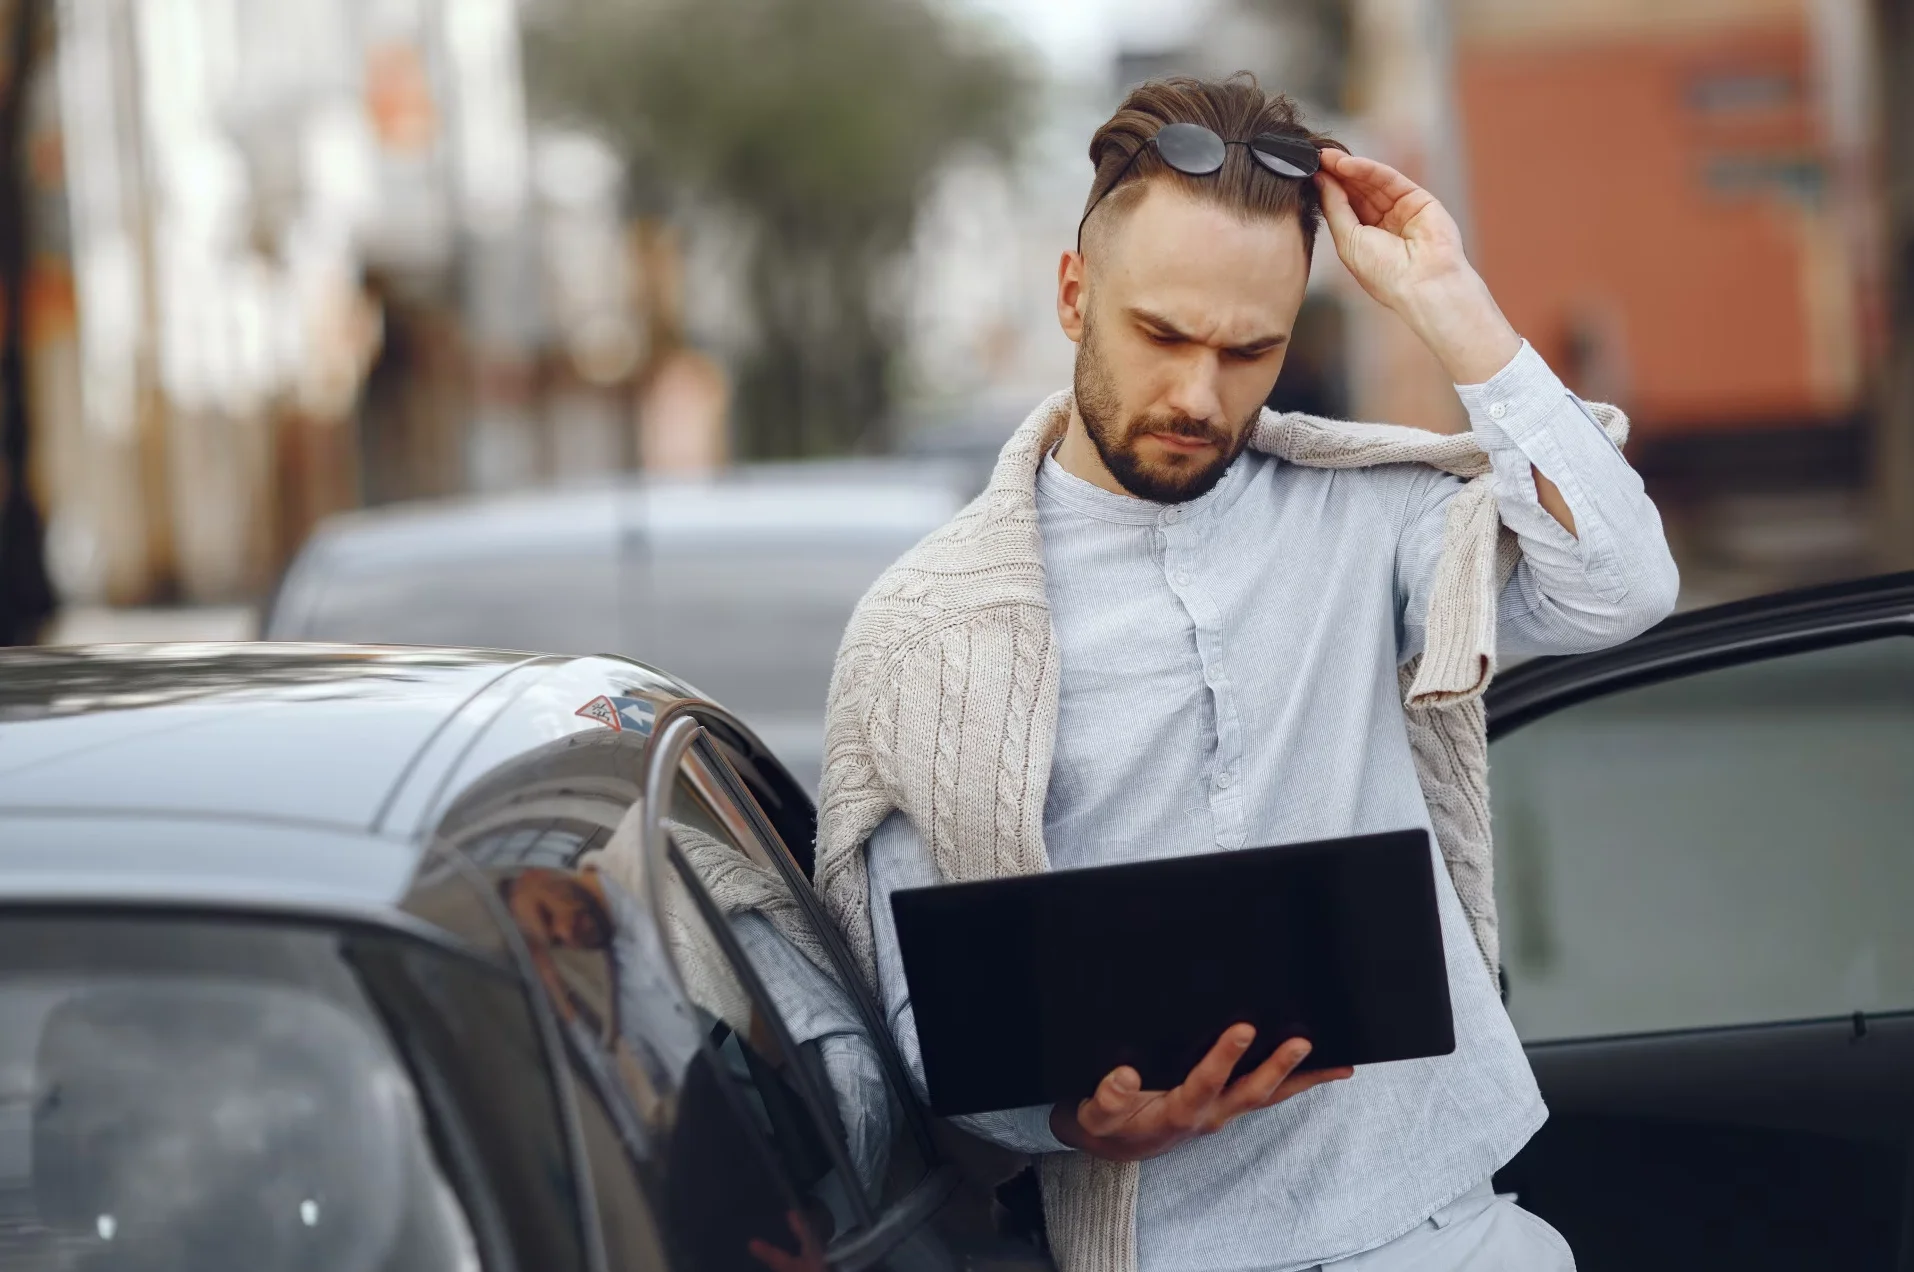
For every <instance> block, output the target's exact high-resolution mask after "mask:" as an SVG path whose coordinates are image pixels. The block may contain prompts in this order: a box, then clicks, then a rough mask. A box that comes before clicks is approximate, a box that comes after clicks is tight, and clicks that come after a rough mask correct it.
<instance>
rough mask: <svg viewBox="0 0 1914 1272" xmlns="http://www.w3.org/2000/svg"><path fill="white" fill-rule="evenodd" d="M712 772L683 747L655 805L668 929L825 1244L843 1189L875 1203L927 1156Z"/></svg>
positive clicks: (784, 887)
mask: <svg viewBox="0 0 1914 1272" xmlns="http://www.w3.org/2000/svg"><path fill="white" fill-rule="evenodd" d="M700 775H702V777H701V776H700ZM712 776H713V771H712V769H711V768H709V767H706V766H704V765H703V763H702V761H701V760H700V759H699V756H698V753H697V752H696V751H694V752H693V753H692V755H691V756H689V757H688V758H687V761H686V764H685V766H683V767H681V769H680V771H679V774H678V778H677V781H676V783H675V784H674V786H673V789H672V800H671V805H670V807H669V808H668V809H666V810H665V814H664V816H665V825H666V829H667V832H668V834H669V835H670V837H671V841H672V844H673V847H674V848H675V850H676V851H675V853H674V854H673V858H672V861H673V865H672V867H671V869H672V875H671V877H670V878H669V879H668V880H667V884H666V888H665V894H664V899H665V912H666V921H667V924H668V932H667V937H668V940H669V942H670V946H671V951H672V955H673V960H674V963H675V965H676V966H677V968H678V970H679V973H680V975H681V976H682V978H683V982H684V985H685V988H686V992H687V994H688V995H689V997H690V999H691V1000H692V1003H693V1004H694V1005H695V1007H696V1009H697V1010H698V1013H699V1019H700V1023H701V1025H702V1026H703V1028H704V1030H705V1033H706V1036H707V1037H708V1039H709V1040H710V1043H711V1045H712V1046H713V1047H714V1048H715V1050H716V1051H717V1053H718V1055H719V1056H720V1057H721V1058H722V1061H723V1067H724V1069H725V1070H726V1071H727V1072H728V1073H729V1074H730V1076H731V1077H732V1079H733V1080H734V1081H735V1082H737V1083H738V1085H739V1087H740V1088H741V1089H742V1090H744V1091H746V1092H747V1093H748V1100H747V1103H748V1105H749V1107H750V1108H751V1110H752V1114H753V1117H754V1118H755V1120H756V1121H757V1123H758V1126H759V1129H760V1130H761V1131H762V1132H763V1133H764V1134H765V1135H766V1137H767V1138H768V1139H769V1140H770V1141H771V1143H772V1144H773V1145H774V1146H775V1148H776V1151H777V1152H778V1155H779V1157H780V1159H781V1161H782V1163H783V1165H784V1168H785V1170H786V1172H787V1174H788V1175H789V1176H790V1177H791V1178H792V1179H793V1180H795V1181H797V1183H798V1185H799V1187H800V1189H801V1190H802V1192H803V1194H804V1196H805V1199H806V1204H807V1206H808V1208H809V1209H810V1210H811V1211H812V1214H813V1219H814V1222H815V1223H816V1224H817V1226H818V1227H819V1228H820V1229H822V1230H823V1231H824V1232H825V1233H826V1236H825V1239H826V1240H829V1239H830V1236H832V1235H840V1234H842V1233H844V1232H846V1231H848V1230H849V1227H850V1226H851V1224H852V1223H853V1222H854V1220H855V1214H856V1210H857V1203H856V1202H855V1201H854V1200H853V1194H856V1196H857V1197H859V1198H861V1199H863V1200H864V1201H866V1202H867V1203H868V1204H870V1205H871V1206H872V1207H873V1208H876V1209H881V1208H882V1207H884V1206H885V1205H888V1204H890V1203H891V1202H894V1201H896V1200H898V1199H899V1198H901V1197H902V1196H903V1195H904V1194H905V1193H907V1192H908V1191H909V1190H910V1188H911V1187H912V1186H913V1185H915V1184H916V1183H918V1182H919V1181H920V1180H922V1178H923V1177H924V1174H925V1162H924V1160H923V1157H922V1155H921V1153H920V1152H919V1151H918V1149H917V1146H916V1141H915V1139H914V1138H913V1132H912V1128H911V1126H910V1124H909V1123H908V1122H907V1121H906V1119H905V1116H904V1114H903V1110H902V1108H901V1107H900V1104H899V1101H898V1099H897V1094H896V1092H895V1090H894V1088H892V1086H891V1085H890V1083H889V1082H888V1081H887V1080H886V1077H885V1071H884V1068H883V1063H882V1059H881V1056H880V1052H879V1050H878V1047H877V1045H876V1043H875V1042H874V1041H873V1037H872V1030H871V1026H870V1024H869V1021H868V1019H867V1018H866V1017H865V1015H864V1014H863V1012H862V1011H861V1010H860V1007H859V1005H858V1003H857V1001H856V999H855V997H854V996H853V995H852V994H851V993H850V992H848V991H847V989H846V987H845V984H844V981H843V979H842V973H841V972H840V971H839V969H838V967H837V965H836V963H835V962H834V961H833V959H832V958H831V955H830V953H829V949H828V946H827V944H826V942H825V940H824V939H823V938H822V937H821V936H820V934H819V932H818V930H817V929H816V928H815V926H814V925H813V924H812V921H811V919H810V917H809V914H808V912H807V911H806V909H805V908H804V907H803V905H802V904H801V903H800V901H799V900H798V898H797V896H796V895H795V893H794V892H793V890H792V886H791V884H790V882H789V881H788V876H787V875H786V874H785V873H784V872H782V871H781V870H779V869H778V868H777V866H776V864H775V862H774V859H773V858H772V857H771V855H770V853H771V851H773V849H771V848H770V847H768V846H767V845H765V844H764V843H762V842H761V841H759V840H757V839H756V838H755V836H754V834H753V833H752V831H751V829H750V826H749V824H748V823H746V822H744V821H743V820H742V818H741V810H740V809H739V808H738V807H737V805H735V804H734V803H732V802H731V801H730V798H729V797H728V796H727V795H725V794H723V793H721V792H720V789H719V788H717V787H715V786H714V785H713V783H712V782H711V780H710V779H711V778H712ZM680 868H683V869H685V870H688V871H689V872H690V873H691V874H692V875H693V876H694V877H695V879H696V883H697V885H698V886H697V889H696V894H695V895H694V893H693V891H692V890H691V889H690V888H687V887H686V886H685V882H684V880H683V878H682V877H681V876H679V875H678V874H677V873H676V872H677V870H678V869H680ZM700 900H702V904H700ZM717 921H722V923H723V925H724V931H723V934H722V935H721V934H720V933H719V932H718V931H716V930H715V929H714V926H713V924H714V922H717ZM734 959H742V960H744V966H742V967H740V966H739V964H738V963H737V962H736V961H734ZM787 1041H788V1044H789V1049H787V1046H786V1043H787ZM807 1087H808V1089H809V1091H811V1092H812V1093H814V1094H815V1095H816V1096H818V1097H819V1098H820V1100H821V1102H822V1104H823V1106H824V1107H823V1109H822V1111H821V1112H822V1117H821V1118H820V1117H817V1116H813V1112H812V1108H811V1106H810V1104H809V1102H808V1101H807V1100H806V1098H805V1093H806V1090H807ZM833 1150H835V1151H833ZM840 1163H842V1164H847V1165H848V1166H849V1169H850V1171H851V1174H852V1177H851V1178H848V1179H847V1178H844V1177H843V1169H842V1165H841V1164H840Z"/></svg>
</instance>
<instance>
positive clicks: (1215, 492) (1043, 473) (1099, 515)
mask: <svg viewBox="0 0 1914 1272" xmlns="http://www.w3.org/2000/svg"><path fill="white" fill-rule="evenodd" d="M1243 468H1244V464H1243V456H1242V455H1238V456H1237V457H1236V458H1235V460H1233V461H1232V462H1231V463H1230V466H1229V468H1228V469H1226V470H1225V471H1224V473H1223V479H1222V480H1221V481H1219V482H1217V483H1216V485H1215V486H1213V487H1212V488H1210V489H1209V490H1206V491H1204V492H1203V493H1202V494H1200V495H1198V496H1197V497H1196V498H1194V499H1188V500H1185V501H1183V502H1182V503H1168V504H1166V503H1157V502H1156V501H1155V500H1153V499H1139V498H1138V497H1137V496H1135V495H1127V494H1118V493H1116V492H1115V491H1112V490H1105V489H1104V488H1103V487H1101V486H1099V485H1097V484H1095V483H1094V482H1088V481H1085V480H1084V479H1083V478H1081V477H1079V476H1077V475H1076V474H1075V473H1072V472H1070V471H1069V470H1068V469H1066V468H1065V467H1064V466H1063V465H1062V464H1060V463H1058V462H1057V454H1056V448H1055V447H1052V448H1051V449H1050V450H1048V451H1046V452H1045V453H1044V457H1043V464H1042V466H1041V467H1039V468H1038V470H1037V496H1038V498H1040V499H1054V500H1055V501H1056V502H1058V503H1060V504H1062V505H1063V506H1064V507H1066V508H1069V509H1070V510H1071V511H1073V512H1080V513H1082V514H1083V515H1084V516H1086V517H1094V518H1096V519H1097V520H1098V521H1111V522H1116V523H1117V524H1119V525H1127V526H1150V525H1155V524H1157V523H1158V522H1159V521H1161V520H1163V519H1164V517H1163V514H1164V513H1166V512H1169V511H1170V510H1172V509H1175V510H1177V511H1178V512H1179V514H1180V515H1181V516H1182V517H1190V516H1194V515H1196V514H1198V513H1200V512H1203V511H1204V510H1205V509H1207V508H1209V507H1210V506H1211V505H1213V504H1215V503H1217V502H1218V501H1219V499H1222V498H1224V497H1226V495H1225V492H1227V491H1228V490H1229V489H1230V488H1231V487H1233V486H1234V485H1235V484H1236V483H1237V481H1239V480H1240V479H1241V477H1242V471H1243Z"/></svg>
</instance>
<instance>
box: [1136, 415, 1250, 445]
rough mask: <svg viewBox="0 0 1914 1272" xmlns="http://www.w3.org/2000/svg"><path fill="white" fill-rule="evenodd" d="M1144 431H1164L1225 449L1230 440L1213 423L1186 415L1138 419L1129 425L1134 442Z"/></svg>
mask: <svg viewBox="0 0 1914 1272" xmlns="http://www.w3.org/2000/svg"><path fill="white" fill-rule="evenodd" d="M1146 433H1166V434H1168V435H1170V436H1172V437H1183V438H1188V439H1189V440H1190V441H1192V442H1209V443H1211V444H1213V445H1215V446H1218V447H1221V448H1223V449H1225V450H1227V449H1228V448H1229V442H1230V439H1229V435H1228V434H1226V433H1223V432H1220V431H1218V430H1217V428H1216V426H1215V425H1213V424H1210V423H1209V422H1208V421H1206V420H1199V419H1192V418H1191V417H1190V416H1187V415H1179V416H1176V417H1175V418H1173V419H1167V420H1138V421H1137V422H1136V423H1135V424H1134V425H1132V426H1131V427H1130V440H1131V441H1133V442H1134V441H1135V440H1137V439H1138V438H1139V437H1142V436H1143V435H1144V434H1146Z"/></svg>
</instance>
